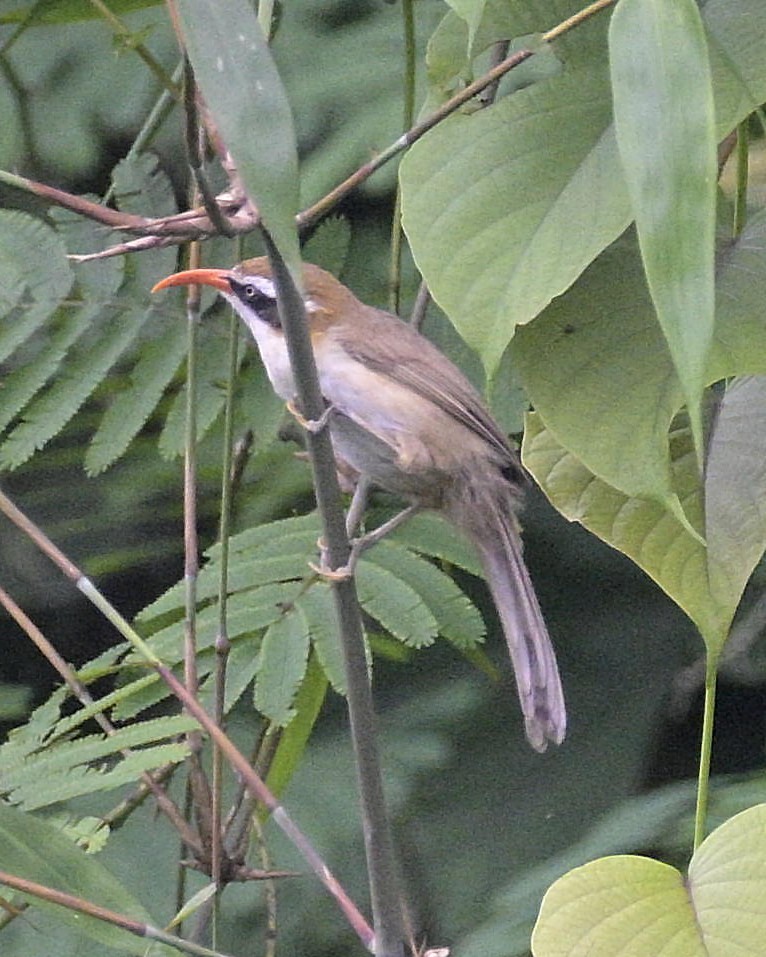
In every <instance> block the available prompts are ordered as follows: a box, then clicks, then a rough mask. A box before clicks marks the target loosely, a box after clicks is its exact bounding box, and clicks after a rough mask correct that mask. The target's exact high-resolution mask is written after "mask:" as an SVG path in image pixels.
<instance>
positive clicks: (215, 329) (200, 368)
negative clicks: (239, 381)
mask: <svg viewBox="0 0 766 957" xmlns="http://www.w3.org/2000/svg"><path fill="white" fill-rule="evenodd" d="M176 322H177V325H178V326H182V327H183V326H184V324H183V323H182V322H181V317H180V315H179V317H178V319H177V320H176ZM237 359H238V364H239V365H241V364H242V361H243V359H244V354H243V351H242V350H241V349H240V350H239V353H238V356H237ZM229 364H230V359H229V341H228V339H227V337H226V336H225V335H223V334H222V330H221V328H220V326H216V325H215V324H214V323H212V322H211V323H205V324H203V325H202V326H201V327H200V328H199V330H198V331H197V370H196V371H197V380H196V381H197V392H196V395H197V441H200V440H201V439H202V438H203V436H205V435H206V433H207V431H208V429H210V427H211V426H212V425H213V423H214V422H215V421H216V419H217V418H218V416H219V415H220V414H221V411H222V410H223V407H224V403H225V402H226V388H225V383H226V379H227V377H228V374H229ZM186 397H187V386H186V383H184V386H183V388H182V389H180V390H179V392H178V394H177V395H176V397H175V398H174V400H173V403H172V405H171V407H170V411H169V412H168V415H167V418H166V419H165V425H164V428H163V430H162V434H161V435H160V440H159V446H160V453H161V454H162V455H164V456H165V457H167V458H172V457H174V456H177V455H181V454H182V453H183V450H184V443H185V434H186V433H185V422H186V403H187V398H186Z"/></svg>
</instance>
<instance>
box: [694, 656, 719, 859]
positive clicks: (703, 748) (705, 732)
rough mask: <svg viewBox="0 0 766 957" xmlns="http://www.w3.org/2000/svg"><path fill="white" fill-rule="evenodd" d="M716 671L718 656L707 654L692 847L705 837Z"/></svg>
mask: <svg viewBox="0 0 766 957" xmlns="http://www.w3.org/2000/svg"><path fill="white" fill-rule="evenodd" d="M717 672H718V657H717V656H713V655H710V654H708V656H707V661H706V664H705V710H704V714H703V718H702V741H701V744H700V763H699V773H698V776H697V808H696V811H695V814H694V849H695V850H696V849H697V848H698V847H699V846H700V844H701V843H702V842H703V841H704V839H705V834H706V831H707V809H708V797H709V790H710V756H711V753H712V750H713V724H714V720H715V689H716V678H717Z"/></svg>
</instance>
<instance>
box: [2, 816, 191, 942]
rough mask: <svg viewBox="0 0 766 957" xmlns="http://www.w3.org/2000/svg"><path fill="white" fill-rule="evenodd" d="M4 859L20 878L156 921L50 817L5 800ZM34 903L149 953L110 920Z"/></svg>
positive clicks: (88, 933) (86, 931) (89, 931)
mask: <svg viewBox="0 0 766 957" xmlns="http://www.w3.org/2000/svg"><path fill="white" fill-rule="evenodd" d="M0 861H2V869H3V870H5V871H7V872H9V873H11V874H13V875H14V876H16V877H23V878H26V879H27V880H30V881H35V882H37V883H38V884H44V885H45V886H47V887H52V888H55V889H56V890H60V891H65V892H66V893H68V894H73V895H75V896H77V897H82V898H84V899H85V900H87V901H90V902H91V903H94V904H100V905H101V906H102V907H107V908H109V909H110V910H113V911H116V912H117V913H119V914H125V915H127V916H129V917H132V918H133V919H134V920H139V921H141V922H143V923H152V921H151V920H150V918H149V915H148V914H147V913H146V911H145V910H144V909H143V907H142V906H141V905H140V904H139V903H138V902H137V901H136V900H134V899H133V898H132V897H131V895H130V893H129V891H128V890H127V888H126V887H125V886H124V885H123V884H121V883H120V882H119V881H117V880H116V878H114V877H113V876H112V875H111V874H110V873H109V871H107V870H106V868H105V867H104V866H103V865H102V864H100V863H99V862H98V860H96V859H95V858H94V857H92V856H90V855H88V854H85V853H84V852H83V851H82V850H81V849H80V848H78V847H76V846H75V845H74V844H73V843H72V841H70V840H69V839H68V838H66V837H64V836H63V834H61V833H60V832H59V831H57V830H56V828H54V827H53V826H52V825H50V824H48V823H47V822H46V821H43V820H41V819H40V818H37V817H33V816H32V815H30V814H25V813H24V812H23V811H19V810H17V809H16V808H12V807H8V806H7V805H4V804H0ZM34 906H35V907H41V908H44V909H46V910H47V909H51V910H52V911H53V912H54V913H55V915H56V916H57V917H58V918H59V919H60V920H61V921H62V922H63V923H66V924H70V925H73V926H75V927H76V928H77V929H78V930H79V931H80V933H82V935H83V936H84V937H88V938H90V939H92V940H96V941H98V942H99V943H100V944H101V945H102V946H106V947H114V948H116V949H117V950H120V951H122V952H124V953H129V954H137V955H142V954H145V953H146V942H145V941H142V940H141V939H140V938H138V937H135V936H133V935H132V934H128V933H127V931H124V930H121V929H120V928H118V927H114V926H112V925H111V924H108V923H106V922H105V921H100V920H96V919H95V918H93V917H87V916H86V915H84V914H77V913H75V912H74V911H70V910H67V909H66V908H64V907H60V906H59V905H55V904H48V903H46V902H45V901H43V900H39V899H37V898H34ZM32 923H34V918H32ZM152 952H153V953H154V951H152ZM160 952H161V953H163V954H166V955H167V954H171V953H174V951H171V950H170V949H169V948H167V949H166V948H164V947H163V948H162V949H161V951H160V950H158V951H157V953H160Z"/></svg>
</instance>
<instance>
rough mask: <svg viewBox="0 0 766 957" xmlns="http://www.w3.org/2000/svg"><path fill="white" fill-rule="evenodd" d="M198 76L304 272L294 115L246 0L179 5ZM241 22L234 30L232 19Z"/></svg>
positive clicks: (293, 261)
mask: <svg viewBox="0 0 766 957" xmlns="http://www.w3.org/2000/svg"><path fill="white" fill-rule="evenodd" d="M178 15H179V17H180V20H181V25H182V28H183V34H184V38H185V40H186V48H187V52H188V54H189V59H190V60H191V63H192V66H193V67H194V75H195V78H196V80H197V83H198V84H199V86H200V89H201V90H202V93H203V96H204V98H205V101H206V103H207V105H208V107H209V109H210V110H211V112H212V114H213V117H214V120H215V124H216V126H217V128H218V132H219V133H220V134H221V136H222V137H223V140H224V143H225V144H226V146H227V148H228V149H229V150H230V151H231V154H232V156H233V157H234V162H235V164H236V167H237V172H238V174H239V177H240V179H241V180H242V183H243V184H244V186H245V189H246V191H247V193H248V195H249V196H250V198H251V199H252V200H253V202H254V203H255V204H256V205H257V206H258V208H259V210H260V213H261V216H262V218H263V223H264V225H265V227H266V228H267V229H268V231H269V233H270V234H271V236H272V238H273V240H274V242H275V244H276V245H277V248H278V249H279V251H280V252H281V254H282V256H283V258H284V259H285V261H286V262H287V264H288V265H289V267H290V270H291V272H293V274H298V273H299V269H298V266H299V263H300V251H299V247H298V233H297V230H296V226H295V215H296V213H297V212H298V154H297V149H296V145H295V133H294V130H293V121H292V115H291V112H290V104H289V102H288V99H287V95H286V93H285V91H284V88H283V86H282V81H281V80H280V78H279V74H278V73H277V69H276V67H275V65H274V61H273V60H272V58H271V52H270V51H269V47H268V44H267V43H266V40H265V39H264V36H263V33H262V32H261V28H260V26H259V24H258V21H257V20H256V18H255V14H254V12H253V8H252V7H251V5H250V4H249V3H247V2H246V0H217V2H216V3H215V4H212V5H211V4H210V3H208V2H207V0H185V2H184V3H182V4H180V5H179V7H178ZM233 24H235V25H236V29H232V25H233Z"/></svg>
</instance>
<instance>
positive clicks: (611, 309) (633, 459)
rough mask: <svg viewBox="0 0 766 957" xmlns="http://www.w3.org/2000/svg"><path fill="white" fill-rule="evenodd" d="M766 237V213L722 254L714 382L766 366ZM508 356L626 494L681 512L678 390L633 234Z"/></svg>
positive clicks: (586, 454)
mask: <svg viewBox="0 0 766 957" xmlns="http://www.w3.org/2000/svg"><path fill="white" fill-rule="evenodd" d="M765 244H766V214H765V213H763V212H761V213H759V214H758V215H756V216H754V217H753V218H752V220H750V221H749V222H748V224H747V226H746V228H745V230H744V231H743V233H742V234H741V235H740V236H739V237H738V239H737V240H736V242H734V243H732V244H731V245H730V246H728V247H727V248H726V250H725V252H724V254H723V255H722V257H721V262H720V265H719V270H718V277H717V279H718V298H717V304H716V310H717V320H716V328H715V341H714V344H713V351H712V355H711V359H710V365H709V368H708V372H707V376H706V379H707V382H709V383H712V382H716V381H719V380H721V379H723V378H726V377H729V376H735V375H742V374H758V373H766V326H764V323H763V321H762V311H763V301H764V297H766V257H764V255H763V248H764V245H765ZM513 355H514V359H515V361H516V364H517V368H518V369H519V373H520V375H521V378H522V381H523V383H524V387H525V389H526V390H527V393H528V394H529V397H530V399H531V401H532V404H533V405H534V407H535V409H537V411H539V412H540V413H541V415H542V417H543V419H544V420H545V424H546V428H547V429H549V430H550V432H551V433H552V434H553V435H554V436H555V438H556V440H557V442H559V443H560V444H561V445H562V446H564V447H565V448H566V449H568V450H569V451H570V452H572V453H573V455H575V456H576V458H578V459H579V460H580V461H581V462H582V463H583V465H584V466H585V467H586V468H587V469H588V470H589V471H590V472H592V473H593V474H594V475H597V476H598V477H599V478H601V479H603V480H604V481H605V482H607V483H608V484H609V485H611V486H613V487H614V488H616V489H619V490H620V491H622V492H624V493H625V494H626V495H627V496H629V497H634V496H635V497H641V498H651V499H654V500H655V501H658V502H661V503H663V504H664V506H665V507H666V508H668V509H669V510H670V511H677V509H678V504H677V500H676V493H675V491H674V488H673V481H672V476H671V470H670V465H669V460H668V430H669V428H670V423H671V422H672V421H673V418H674V417H675V415H676V414H677V412H678V410H679V409H680V408H681V406H682V404H683V395H682V393H681V389H680V385H679V382H678V378H677V376H676V375H675V373H674V370H673V366H672V363H671V361H670V355H669V353H668V350H667V345H666V342H665V340H664V337H663V336H662V334H661V332H660V329H659V326H658V325H657V322H656V321H655V318H654V314H653V310H652V304H651V300H650V297H649V294H648V290H647V288H646V283H645V279H644V275H643V269H642V267H641V262H640V259H639V256H638V253H637V249H636V243H635V238H634V236H633V235H632V234H628V235H627V236H626V237H625V238H624V239H622V240H620V241H619V242H618V243H615V244H614V245H613V246H611V247H610V248H609V249H608V250H605V252H604V253H603V254H602V255H601V256H600V257H599V258H598V260H597V261H596V262H595V263H593V265H592V266H591V267H590V268H589V269H588V270H587V271H586V272H585V273H584V274H583V276H582V277H581V278H580V280H579V281H578V282H577V283H576V284H575V285H574V286H573V287H572V289H570V290H569V292H568V294H567V295H566V296H563V297H561V298H560V299H558V300H557V301H556V302H554V303H552V304H551V306H550V307H549V308H548V309H547V310H546V311H545V313H544V314H543V315H542V316H540V317H539V318H538V319H537V320H536V321H535V322H534V323H531V324H530V325H529V326H526V327H525V328H524V329H520V330H519V332H518V335H517V337H516V340H515V342H514V346H513ZM680 517H681V515H680V513H679V518H680Z"/></svg>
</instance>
